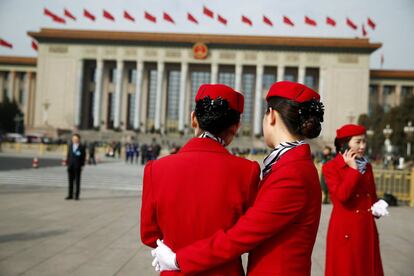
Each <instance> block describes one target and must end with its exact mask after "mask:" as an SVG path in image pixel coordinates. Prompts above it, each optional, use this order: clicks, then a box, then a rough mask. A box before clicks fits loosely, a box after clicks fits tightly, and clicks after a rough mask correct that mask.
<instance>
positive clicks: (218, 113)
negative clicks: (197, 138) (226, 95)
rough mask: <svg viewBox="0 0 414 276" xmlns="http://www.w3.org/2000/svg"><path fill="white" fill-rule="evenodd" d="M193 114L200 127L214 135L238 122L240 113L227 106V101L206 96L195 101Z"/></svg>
mask: <svg viewBox="0 0 414 276" xmlns="http://www.w3.org/2000/svg"><path fill="white" fill-rule="evenodd" d="M195 115H196V117H197V120H198V123H199V125H200V128H201V129H203V130H207V131H209V132H211V133H212V134H214V135H218V134H219V133H220V132H222V131H224V130H225V129H227V128H229V127H230V126H232V125H234V124H237V123H238V122H240V113H239V112H237V111H236V110H234V109H232V108H230V107H229V102H228V101H227V100H225V99H222V98H221V97H218V98H217V99H211V98H210V96H206V97H204V98H203V99H201V100H198V101H197V102H196V106H195Z"/></svg>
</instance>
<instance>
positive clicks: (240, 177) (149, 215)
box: [141, 138, 260, 276]
mask: <svg viewBox="0 0 414 276" xmlns="http://www.w3.org/2000/svg"><path fill="white" fill-rule="evenodd" d="M259 181H260V166H259V164H258V163H257V162H252V161H249V160H247V159H243V158H240V157H236V156H234V155H232V154H230V153H229V152H228V151H227V150H226V149H225V148H224V147H223V146H222V145H220V144H219V143H218V142H216V141H214V140H212V139H209V138H194V139H191V140H190V141H189V142H188V143H187V144H186V145H185V146H184V147H183V148H182V149H181V150H180V151H179V152H178V153H177V154H174V155H170V156H167V157H164V158H161V159H159V160H157V161H153V162H150V163H148V165H147V166H146V167H145V172H144V184H143V185H144V186H143V195H142V209H141V240H142V242H143V243H144V244H146V245H148V246H151V247H156V240H157V239H163V240H164V242H165V244H166V245H168V246H169V247H171V248H172V250H174V251H177V250H179V249H180V248H182V247H184V246H186V245H188V244H191V243H193V242H195V241H197V240H199V239H203V238H206V237H209V236H211V235H212V234H213V233H215V232H216V231H217V230H219V229H221V228H224V229H226V228H229V227H231V226H232V225H233V224H234V223H236V221H237V220H238V219H239V217H240V216H241V215H242V214H243V213H244V212H245V211H246V210H247V208H248V207H249V206H250V205H251V204H252V203H253V201H254V198H255V197H256V193H257V187H258V184H259ZM162 274H163V275H167V274H169V275H180V274H181V272H164V273H162ZM203 275H223V276H224V275H226V276H227V275H244V271H243V267H242V264H241V259H240V257H239V258H234V259H233V260H231V261H230V262H228V263H226V264H223V265H222V266H220V267H216V268H215V269H212V270H209V271H206V273H205V274H203Z"/></svg>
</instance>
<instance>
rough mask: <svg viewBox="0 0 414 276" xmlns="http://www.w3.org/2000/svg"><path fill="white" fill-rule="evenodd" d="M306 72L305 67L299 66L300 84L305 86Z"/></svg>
mask: <svg viewBox="0 0 414 276" xmlns="http://www.w3.org/2000/svg"><path fill="white" fill-rule="evenodd" d="M305 72H306V69H305V67H303V66H299V72H298V82H299V83H301V84H305Z"/></svg>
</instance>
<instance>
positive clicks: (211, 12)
mask: <svg viewBox="0 0 414 276" xmlns="http://www.w3.org/2000/svg"><path fill="white" fill-rule="evenodd" d="M203 13H204V14H205V15H207V16H208V17H211V18H214V12H213V11H212V10H210V9H209V8H207V7H206V6H203Z"/></svg>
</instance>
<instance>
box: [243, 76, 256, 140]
mask: <svg viewBox="0 0 414 276" xmlns="http://www.w3.org/2000/svg"><path fill="white" fill-rule="evenodd" d="M255 86H256V74H255V73H254V72H253V71H250V72H249V71H247V72H243V74H242V92H243V95H244V112H243V116H242V124H243V126H244V128H243V134H246V135H248V134H250V133H251V129H252V122H253V110H254V90H255Z"/></svg>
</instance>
